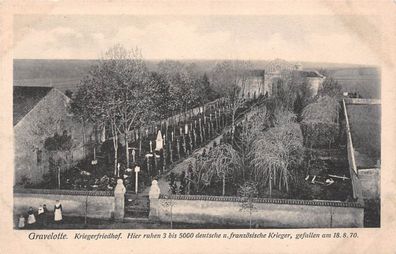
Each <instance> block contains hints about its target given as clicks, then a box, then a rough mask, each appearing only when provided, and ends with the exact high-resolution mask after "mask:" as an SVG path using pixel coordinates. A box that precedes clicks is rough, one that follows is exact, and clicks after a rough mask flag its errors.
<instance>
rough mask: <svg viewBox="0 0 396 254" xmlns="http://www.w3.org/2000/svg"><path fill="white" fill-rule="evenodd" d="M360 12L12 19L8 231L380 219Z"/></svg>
mask: <svg viewBox="0 0 396 254" xmlns="http://www.w3.org/2000/svg"><path fill="white" fill-rule="evenodd" d="M364 19H365V17H364V16H359V15H355V16H354V15H344V16H343V15H319V14H318V15H316V14H313V15H264V14H263V15H204V14H201V15H132V14H128V15H100V14H97V15H78V14H66V15H58V14H56V15H41V14H40V15H38V14H17V15H14V16H13V42H14V45H13V91H12V93H13V96H12V98H13V99H12V101H13V105H12V110H13V112H12V117H13V120H12V124H13V142H14V150H13V160H14V168H13V169H9V170H13V171H12V172H13V179H14V181H13V208H12V211H13V216H12V220H13V230H15V231H18V230H21V231H23V230H35V232H39V231H36V230H53V231H55V230H66V229H68V230H69V229H76V230H85V229H87V230H88V229H89V230H92V229H106V230H118V229H146V230H150V229H166V230H171V229H172V230H173V229H183V230H185V229H246V230H249V229H252V230H253V229H254V230H255V229H301V228H306V229H316V228H380V227H381V216H380V215H381V188H380V186H381V181H380V175H381V71H382V69H381V59H380V58H379V56H378V54H376V53H375V52H374V50H373V47H371V46H370V45H369V44H367V43H365V42H366V41H365V40H362V39H361V38H360V37H359V33H354V32H353V31H351V30H350V29H349V28H348V26H346V25H345V24H348V22H352V21H353V22H356V21H359V20H364ZM365 29H366V30H367V29H368V30H370V29H372V36H377V34H376V33H375V27H374V26H373V27H371V26H369V25H368V26H367V27H365ZM55 232H56V231H55ZM79 232H82V233H81V234H80V236H81V237H82V238H84V237H86V236H85V235H84V232H85V231H79ZM105 232H107V231H105ZM110 232H111V231H110ZM188 232H190V231H188ZM191 232H194V231H191ZM249 232H250V231H249ZM307 232H308V231H307ZM312 232H314V231H312ZM187 234H188V233H187ZM233 234H235V235H234V236H233V237H235V238H238V237H239V236H238V233H233ZM305 234H307V235H301V237H310V238H315V236H314V235H308V233H305ZM312 234H314V233H312ZM348 235H349V233H348ZM109 237H115V238H116V237H117V234H114V236H109ZM152 237H153V238H156V237H157V236H156V234H152ZM187 237H188V235H187ZM277 237H278V236H277ZM279 237H281V236H279ZM282 237H283V236H282ZM351 237H353V236H352V235H351Z"/></svg>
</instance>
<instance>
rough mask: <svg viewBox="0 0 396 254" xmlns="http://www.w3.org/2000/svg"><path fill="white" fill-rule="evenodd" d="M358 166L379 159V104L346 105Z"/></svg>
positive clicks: (368, 166)
mask: <svg viewBox="0 0 396 254" xmlns="http://www.w3.org/2000/svg"><path fill="white" fill-rule="evenodd" d="M347 110H348V116H349V122H350V125H351V132H352V142H353V146H354V148H355V153H356V155H358V156H357V157H356V160H357V161H356V163H357V167H358V168H370V167H375V166H376V164H377V160H380V159H381V105H347Z"/></svg>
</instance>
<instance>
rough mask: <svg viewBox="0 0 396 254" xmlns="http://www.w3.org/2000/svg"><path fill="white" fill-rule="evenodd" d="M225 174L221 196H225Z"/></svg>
mask: <svg viewBox="0 0 396 254" xmlns="http://www.w3.org/2000/svg"><path fill="white" fill-rule="evenodd" d="M225 178H226V177H225V173H224V174H223V196H225V184H226V179H225Z"/></svg>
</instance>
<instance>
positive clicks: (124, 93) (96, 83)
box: [73, 45, 152, 174]
mask: <svg viewBox="0 0 396 254" xmlns="http://www.w3.org/2000/svg"><path fill="white" fill-rule="evenodd" d="M149 84H150V83H149V78H148V72H147V70H146V67H145V64H144V62H143V59H142V57H141V53H140V51H139V50H138V49H133V50H127V49H125V48H124V47H122V46H121V45H116V46H114V47H112V48H110V49H109V50H108V51H107V52H106V53H105V54H104V55H103V57H102V59H100V60H99V61H98V63H97V64H96V65H95V66H94V67H93V68H92V69H91V71H90V73H89V74H88V75H87V76H86V77H85V78H84V79H83V80H82V82H81V86H80V87H79V90H78V92H77V95H76V98H75V100H74V102H73V104H74V105H75V108H76V109H81V111H80V113H81V114H82V117H83V118H90V119H92V120H93V121H94V122H101V123H102V124H106V123H107V124H108V125H110V130H111V133H112V141H113V146H114V173H115V174H116V172H117V164H118V144H119V135H123V136H124V141H125V154H126V164H127V167H129V151H128V150H129V149H128V142H129V138H128V135H129V132H130V131H131V130H132V129H133V128H135V127H136V126H138V125H140V124H142V123H144V122H146V121H147V120H148V119H149V118H150V115H151V114H152V111H151V109H150V105H151V98H150V93H149V92H148V91H149V90H148V88H149V87H150V85H149Z"/></svg>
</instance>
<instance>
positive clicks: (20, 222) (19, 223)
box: [18, 214, 25, 229]
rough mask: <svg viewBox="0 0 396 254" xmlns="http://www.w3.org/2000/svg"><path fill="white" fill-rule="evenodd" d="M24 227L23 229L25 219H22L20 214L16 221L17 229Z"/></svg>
mask: <svg viewBox="0 0 396 254" xmlns="http://www.w3.org/2000/svg"><path fill="white" fill-rule="evenodd" d="M24 227H25V217H23V214H21V215H20V216H19V219H18V228H19V229H21V228H24Z"/></svg>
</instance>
